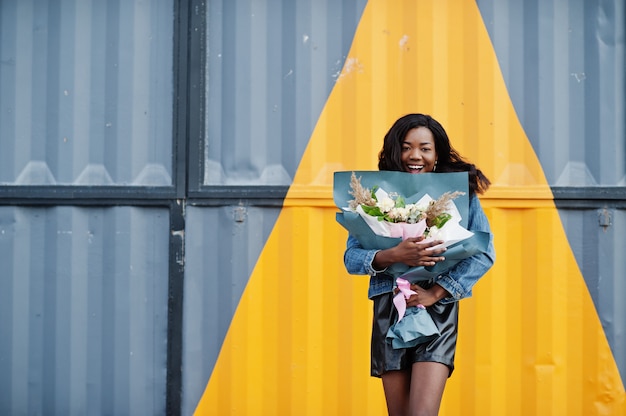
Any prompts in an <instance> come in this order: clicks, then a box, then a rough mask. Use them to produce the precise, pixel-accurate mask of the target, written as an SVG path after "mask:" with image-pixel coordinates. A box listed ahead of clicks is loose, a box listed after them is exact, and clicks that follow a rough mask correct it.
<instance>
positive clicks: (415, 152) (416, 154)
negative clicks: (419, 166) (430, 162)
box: [409, 149, 422, 160]
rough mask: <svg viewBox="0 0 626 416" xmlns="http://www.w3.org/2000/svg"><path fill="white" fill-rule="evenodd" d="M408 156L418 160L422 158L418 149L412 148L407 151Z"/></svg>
mask: <svg viewBox="0 0 626 416" xmlns="http://www.w3.org/2000/svg"><path fill="white" fill-rule="evenodd" d="M409 157H410V158H411V160H420V159H421V158H422V154H421V153H420V151H419V150H418V149H414V150H411V153H409Z"/></svg>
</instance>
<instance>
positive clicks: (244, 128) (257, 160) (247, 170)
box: [204, 0, 366, 185]
mask: <svg viewBox="0 0 626 416" xmlns="http://www.w3.org/2000/svg"><path fill="white" fill-rule="evenodd" d="M365 3H366V1H365V0H346V1H341V2H337V1H317V0H298V1H291V0H290V1H287V0H284V1H281V0H263V1H255V0H243V1H219V0H217V1H209V2H208V6H207V26H208V28H207V45H208V52H207V53H208V54H207V68H206V70H207V81H206V85H207V96H206V141H205V149H204V150H205V163H204V184H205V185H221V184H225V185H289V184H291V181H292V179H293V176H294V174H295V172H296V169H297V167H298V162H299V161H300V158H301V156H302V153H303V152H304V149H305V147H306V145H307V143H308V140H309V137H310V136H311V132H312V131H313V127H314V126H315V123H316V121H317V119H318V116H319V114H320V112H321V110H322V108H323V106H324V103H325V102H326V98H327V96H328V94H329V92H330V90H331V89H332V87H333V85H334V83H335V81H336V80H337V78H338V76H339V74H340V72H341V69H342V67H343V63H344V60H345V58H346V54H347V51H348V48H349V47H350V43H351V41H352V36H353V35H354V28H355V27H356V25H357V23H358V21H359V17H360V15H361V12H362V10H363V8H364V6H365Z"/></svg>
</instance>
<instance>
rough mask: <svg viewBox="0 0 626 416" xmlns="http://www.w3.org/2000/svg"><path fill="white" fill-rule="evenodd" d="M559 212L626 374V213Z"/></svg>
mask: <svg viewBox="0 0 626 416" xmlns="http://www.w3.org/2000/svg"><path fill="white" fill-rule="evenodd" d="M559 213H560V215H561V220H562V221H563V226H564V227H565V229H566V230H567V232H568V239H569V242H570V245H571V247H572V251H573V252H574V255H575V256H576V260H577V262H578V267H579V268H580V270H581V271H582V273H583V276H585V281H586V283H587V287H588V289H589V292H590V294H591V297H592V299H593V301H594V304H595V307H596V310H597V313H598V315H599V317H600V321H601V322H602V327H603V328H604V330H605V332H606V336H607V339H608V341H609V345H611V349H612V351H613V355H614V356H615V360H616V361H617V365H618V367H619V368H620V371H621V373H622V374H626V347H625V345H626V335H625V334H626V303H625V302H624V301H623V299H624V296H625V295H626V281H625V279H624V278H623V277H624V276H626V259H625V258H624V253H625V252H626V248H625V246H624V238H623V236H624V235H626V234H624V233H625V232H626V213H625V211H624V209H619V208H610V207H600V208H597V209H561V210H559Z"/></svg>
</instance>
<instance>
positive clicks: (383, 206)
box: [376, 197, 396, 212]
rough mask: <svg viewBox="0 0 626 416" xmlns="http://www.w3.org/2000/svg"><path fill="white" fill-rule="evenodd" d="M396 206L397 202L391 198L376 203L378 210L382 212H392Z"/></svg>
mask: <svg viewBox="0 0 626 416" xmlns="http://www.w3.org/2000/svg"><path fill="white" fill-rule="evenodd" d="M395 205H396V202H395V201H394V200H393V199H391V198H389V197H386V198H382V199H380V200H379V201H378V203H376V206H378V208H380V210H381V211H382V212H389V211H391V209H392V208H393V207H394V206H395Z"/></svg>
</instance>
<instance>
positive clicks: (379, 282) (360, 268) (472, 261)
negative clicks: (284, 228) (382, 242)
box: [343, 195, 496, 303]
mask: <svg viewBox="0 0 626 416" xmlns="http://www.w3.org/2000/svg"><path fill="white" fill-rule="evenodd" d="M467 222H468V224H467V229H468V230H470V231H472V230H473V231H484V232H487V233H489V234H490V239H489V246H488V248H487V252H486V253H480V254H476V255H474V256H472V257H469V258H467V259H464V260H461V261H460V262H459V263H457V264H456V265H454V266H453V267H452V268H451V269H450V270H447V271H446V272H445V273H444V274H442V275H439V276H437V277H436V278H435V279H434V282H435V283H436V284H438V285H440V286H441V287H443V288H444V289H445V290H447V291H448V293H450V295H451V296H449V297H447V298H444V299H442V300H440V302H441V303H451V302H456V301H459V300H461V299H463V298H466V297H470V296H471V295H472V287H473V286H474V284H475V283H476V282H477V281H478V279H480V278H481V277H482V276H483V275H484V274H485V273H486V272H487V270H489V269H490V268H491V266H492V265H493V263H494V261H495V260H496V253H495V250H494V247H493V234H491V228H490V227H489V221H488V220H487V217H486V216H485V213H484V211H483V209H482V207H481V205H480V201H479V200H478V197H476V195H471V196H470V198H469V218H468V221H467ZM378 251H380V250H365V249H363V248H362V247H361V245H360V244H359V242H358V240H357V239H356V238H355V237H353V236H351V235H349V236H348V242H347V247H346V251H345V253H344V256H343V260H344V264H345V266H346V269H347V271H348V273H350V274H362V275H369V276H370V286H369V290H368V293H367V295H368V297H369V298H370V299H372V298H373V297H374V296H377V295H380V294H383V293H387V292H391V291H392V290H393V288H394V285H395V282H394V279H393V278H392V277H391V276H390V275H388V274H385V271H384V270H375V269H374V267H373V266H372V262H373V260H374V256H375V255H376V253H377V252H378ZM443 256H445V253H444V254H443Z"/></svg>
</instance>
